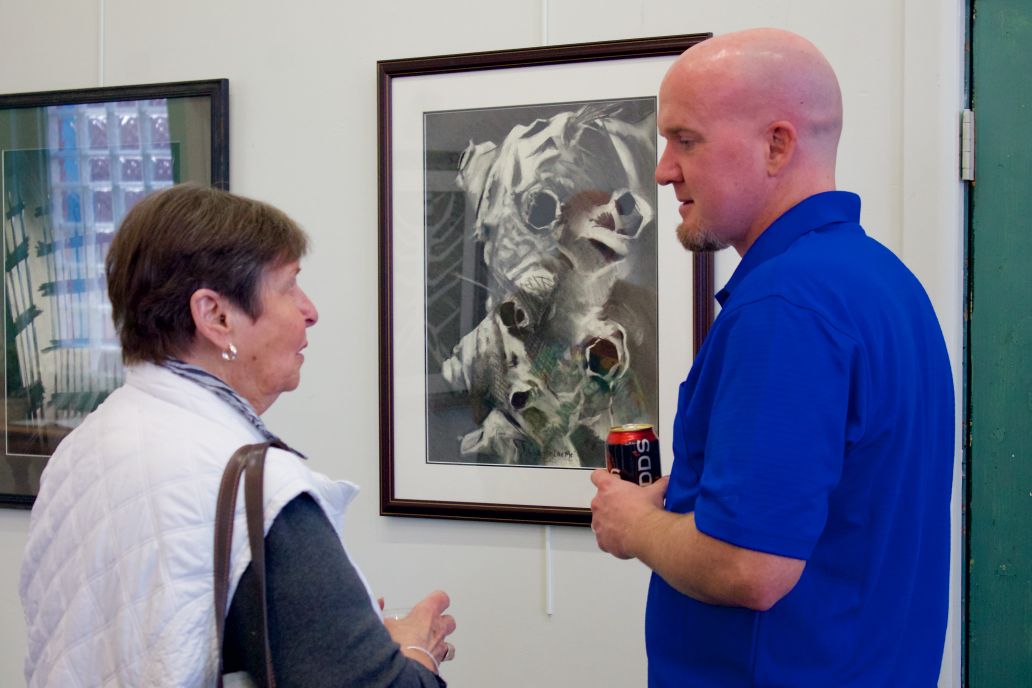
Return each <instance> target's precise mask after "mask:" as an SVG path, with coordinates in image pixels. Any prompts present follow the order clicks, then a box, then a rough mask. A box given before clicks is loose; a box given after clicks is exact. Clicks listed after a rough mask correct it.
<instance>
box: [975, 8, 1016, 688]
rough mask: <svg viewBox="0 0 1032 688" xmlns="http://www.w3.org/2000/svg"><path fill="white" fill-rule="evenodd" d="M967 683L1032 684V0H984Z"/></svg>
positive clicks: (988, 687) (983, 686)
mask: <svg viewBox="0 0 1032 688" xmlns="http://www.w3.org/2000/svg"><path fill="white" fill-rule="evenodd" d="M972 8H973V9H972V11H973V20H972V29H971V49H972V54H971V66H972V75H971V96H972V102H973V106H974V110H975V116H976V117H975V143H976V155H977V159H976V163H975V183H974V186H973V187H972V192H971V223H970V240H969V276H970V280H971V283H970V286H971V298H970V304H969V306H970V312H969V331H968V335H969V348H968V356H969V359H968V363H969V368H968V370H969V391H970V399H969V403H970V406H969V408H968V418H969V419H970V423H971V426H970V448H969V451H968V480H969V483H968V484H969V501H968V515H969V519H970V520H969V533H968V536H969V550H968V581H967V585H968V587H967V591H968V623H967V683H966V685H968V686H970V687H971V688H996V687H997V686H1000V687H1001V688H1002V687H1010V686H1032V2H1030V1H1029V0H973V1H972Z"/></svg>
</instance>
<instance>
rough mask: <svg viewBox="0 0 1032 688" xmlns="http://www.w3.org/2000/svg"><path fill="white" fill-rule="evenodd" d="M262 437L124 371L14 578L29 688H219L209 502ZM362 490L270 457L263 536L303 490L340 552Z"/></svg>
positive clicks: (52, 486) (173, 388) (150, 368)
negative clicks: (233, 463)
mask: <svg viewBox="0 0 1032 688" xmlns="http://www.w3.org/2000/svg"><path fill="white" fill-rule="evenodd" d="M261 440H262V438H261V436H260V435H259V434H258V433H257V431H256V430H255V429H254V428H253V427H252V426H251V425H250V424H249V423H248V422H247V421H246V420H244V418H243V417H242V416H241V415H240V414H239V413H237V412H236V411H235V410H233V409H232V408H231V407H230V406H228V405H227V404H225V403H224V402H222V401H221V400H219V399H218V398H217V397H215V396H214V395H213V394H212V393H210V392H208V391H207V390H205V389H203V388H201V387H200V386H198V385H196V384H194V383H193V382H190V381H189V380H186V379H183V378H181V377H179V376H177V375H175V374H173V373H171V372H169V371H168V370H166V369H164V368H161V367H158V366H154V365H149V364H145V365H139V366H133V367H131V368H130V369H129V370H128V371H127V377H126V384H125V385H124V386H122V387H121V388H119V389H118V390H116V391H115V392H114V393H113V394H111V396H110V397H108V399H107V400H106V401H105V402H104V403H103V404H102V405H101V406H100V408H98V409H97V410H96V411H95V412H94V413H92V414H91V415H90V416H89V417H88V418H87V419H86V420H85V421H84V422H83V423H82V425H80V426H79V427H78V428H76V429H75V430H74V431H73V432H72V433H71V434H69V435H68V437H67V438H65V440H64V441H63V442H62V443H61V445H60V446H59V447H58V449H57V451H56V452H55V454H54V456H53V457H52V458H51V459H50V461H49V463H48V464H47V467H46V470H45V471H44V473H43V477H42V480H41V485H40V491H39V496H38V498H37V500H36V505H35V507H34V508H33V510H32V520H31V525H30V527H29V539H28V545H27V547H26V550H25V557H24V560H23V562H22V569H21V586H20V592H21V599H22V605H23V607H24V609H25V620H26V625H27V626H28V632H29V643H28V644H29V654H28V657H27V659H26V661H25V677H26V682H27V684H28V685H29V686H30V688H34V687H36V686H61V687H62V688H64V687H68V686H127V687H129V686H131V687H133V688H137V687H143V686H176V687H177V688H179V687H188V686H210V685H214V683H215V678H216V676H215V675H216V672H217V667H218V648H217V641H216V639H215V624H214V607H213V604H214V603H213V599H214V598H213V588H212V538H213V530H214V528H213V526H214V517H215V498H216V495H217V494H218V488H219V481H220V479H221V476H222V470H223V468H224V467H225V464H226V461H227V459H228V458H229V456H230V455H231V454H232V453H233V452H234V451H235V450H236V449H237V448H238V447H239V446H240V445H242V444H248V443H251V442H259V441H261ZM241 489H242V488H241ZM357 491H358V488H357V487H355V486H354V485H352V484H351V483H347V482H335V481H331V480H330V479H329V478H327V477H325V476H323V475H321V474H318V473H315V472H313V471H311V470H309V469H308V468H307V467H306V466H305V465H304V463H303V461H302V460H301V459H299V458H298V457H297V456H295V455H293V454H291V453H289V452H284V451H281V450H278V449H272V450H270V451H269V453H268V458H267V461H266V469H265V530H266V532H268V529H269V526H270V525H271V524H272V521H273V520H274V519H275V518H276V515H277V514H278V513H279V511H280V509H282V508H283V506H284V505H286V504H287V503H288V502H289V501H290V500H292V499H293V498H294V497H296V496H297V495H299V494H301V493H303V492H305V493H309V494H311V495H312V496H313V497H314V498H315V499H316V500H317V501H318V503H319V505H320V506H321V507H322V509H323V511H324V512H325V513H326V515H327V517H328V518H329V519H330V522H331V523H332V524H333V527H334V529H336V531H337V535H338V536H340V537H341V538H342V543H341V544H343V526H344V522H343V517H344V511H345V509H346V507H347V505H348V503H349V502H350V501H351V500H352V499H353V498H354V496H355V494H356V492H357ZM243 503H244V499H243V495H242V494H240V495H238V500H237V515H236V523H235V529H234V534H233V554H232V557H231V565H230V590H229V594H230V599H232V596H233V593H234V591H235V590H236V586H237V583H238V582H239V580H240V576H241V575H243V572H244V569H245V568H246V567H247V564H248V563H249V562H250V560H251V553H250V548H249V547H248V545H247V526H246V521H245V518H244V511H243V509H244V507H243ZM356 570H357V567H356ZM359 575H361V574H359ZM366 589H367V590H368V589H369V586H368V584H367V585H366ZM370 603H371V604H372V605H373V607H374V608H376V602H375V600H374V599H373V596H372V593H371V592H370ZM377 611H379V610H378V609H377Z"/></svg>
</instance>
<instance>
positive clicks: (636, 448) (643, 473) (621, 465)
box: [606, 423, 663, 485]
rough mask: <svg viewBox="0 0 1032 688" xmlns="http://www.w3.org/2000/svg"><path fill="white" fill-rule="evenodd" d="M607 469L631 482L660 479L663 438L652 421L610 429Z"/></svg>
mask: <svg viewBox="0 0 1032 688" xmlns="http://www.w3.org/2000/svg"><path fill="white" fill-rule="evenodd" d="M606 470H608V471H609V472H610V473H615V474H616V475H619V476H620V477H621V478H622V479H624V480H627V481H628V482H632V483H637V484H639V485H648V484H650V483H653V482H655V481H657V480H659V478H660V476H662V475H663V471H662V470H661V468H660V465H659V440H658V439H656V433H655V432H653V431H652V426H651V425H649V424H648V423H627V424H625V425H616V426H614V427H612V428H610V429H609V436H608V437H606Z"/></svg>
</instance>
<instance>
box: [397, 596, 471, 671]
mask: <svg viewBox="0 0 1032 688" xmlns="http://www.w3.org/2000/svg"><path fill="white" fill-rule="evenodd" d="M449 604H451V600H449V599H448V595H447V594H446V593H444V592H443V591H441V590H436V591H434V592H432V593H430V594H429V595H427V596H426V597H425V598H423V599H422V600H421V601H420V602H419V604H417V605H416V606H414V607H413V608H412V611H411V612H409V614H408V616H406V617H405V618H403V619H384V622H383V623H384V625H385V626H386V627H387V632H388V633H390V634H391V638H393V639H394V642H396V643H398V644H399V645H401V651H402V653H404V654H405V656H407V657H409V658H410V659H414V660H416V661H417V662H419V663H420V664H422V665H423V666H425V667H426V668H427V669H430V670H431V671H433V672H434V673H437V670H438V665H439V664H440V663H441V662H444V661H447V660H449V659H451V658H452V657H454V656H455V647H454V646H453V645H452V644H451V643H448V642H445V638H447V637H448V636H449V635H450V634H451V633H452V632H453V631H454V630H455V619H453V618H452V617H451V615H450V614H445V613H444V610H445V609H447V608H448V605H449Z"/></svg>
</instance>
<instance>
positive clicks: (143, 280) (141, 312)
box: [105, 184, 308, 363]
mask: <svg viewBox="0 0 1032 688" xmlns="http://www.w3.org/2000/svg"><path fill="white" fill-rule="evenodd" d="M307 250H308V237H307V236H306V235H305V233H304V231H303V230H302V229H301V228H300V227H298V225H297V224H296V223H295V222H294V221H293V220H291V219H290V218H289V217H287V216H286V214H284V213H283V212H282V211H280V210H277V209H276V208H273V207H272V206H270V205H268V204H266V203H262V202H260V201H255V200H252V199H250V198H244V197H242V196H237V195H235V194H231V193H228V192H226V191H219V190H218V189H211V188H207V187H203V186H199V185H196V184H180V185H178V186H173V187H171V188H168V189H164V190H162V191H158V192H157V193H154V194H152V195H150V196H148V197H147V198H144V199H143V200H142V201H140V202H139V203H137V204H136V205H135V206H133V208H132V210H130V211H129V213H128V214H127V215H126V216H125V219H124V220H123V221H122V224H121V226H120V228H119V230H118V233H117V234H115V238H114V240H113V241H112V242H111V250H110V251H109V252H108V255H107V259H106V260H105V268H106V270H107V285H108V298H109V299H110V300H111V315H112V318H113V319H114V321H115V328H116V329H117V330H118V335H119V338H120V339H121V342H122V359H123V360H124V361H125V362H126V363H136V362H141V361H150V362H152V363H160V362H161V361H163V360H165V359H166V358H169V357H170V356H181V355H182V354H183V353H184V352H186V351H187V350H188V349H189V348H190V346H191V344H192V343H193V339H194V334H195V332H196V329H195V327H194V321H193V316H192V315H191V313H190V297H191V296H192V295H193V293H194V292H195V291H197V290H198V289H203V288H207V289H212V290H214V291H216V292H218V293H219V294H221V295H223V296H225V297H226V298H228V299H229V300H230V301H231V302H232V303H233V304H235V305H236V306H238V307H239V308H241V309H243V310H244V312H246V313H247V314H248V315H250V316H251V317H252V318H257V317H258V316H259V315H261V293H260V287H261V281H262V277H263V275H264V274H265V270H266V269H267V268H269V267H275V266H278V265H282V264H283V263H285V262H289V261H293V260H299V259H300V258H301V257H302V256H303V255H304V254H305V252H306V251H307Z"/></svg>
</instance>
